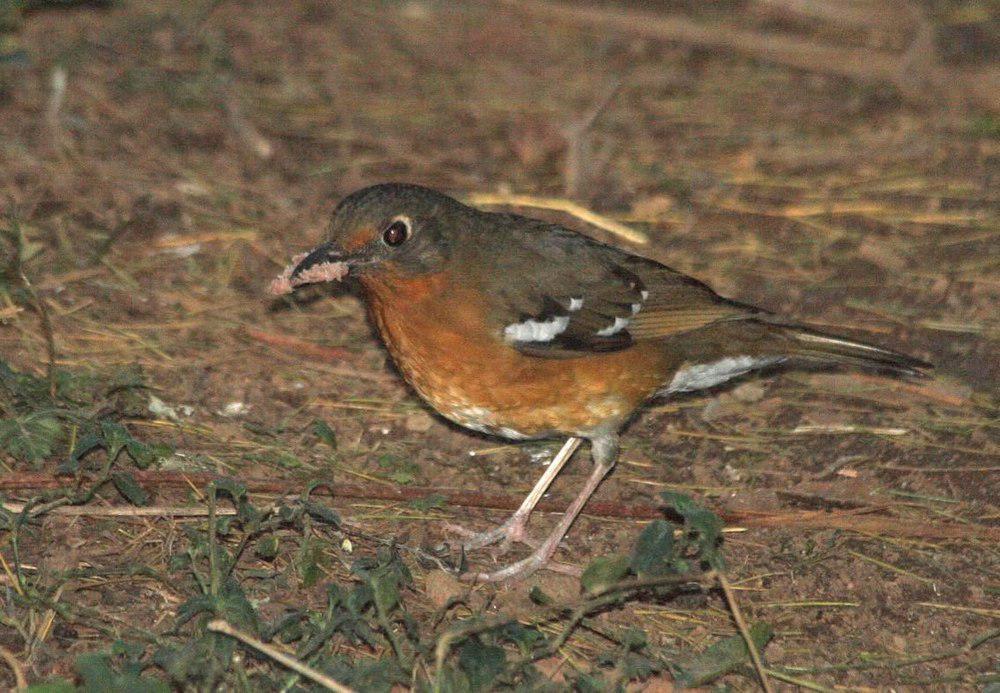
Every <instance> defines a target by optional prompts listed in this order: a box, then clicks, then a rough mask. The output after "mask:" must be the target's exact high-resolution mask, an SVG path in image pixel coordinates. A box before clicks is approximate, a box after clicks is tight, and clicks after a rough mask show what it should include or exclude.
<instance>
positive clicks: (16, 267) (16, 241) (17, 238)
mask: <svg viewBox="0 0 1000 693" xmlns="http://www.w3.org/2000/svg"><path fill="white" fill-rule="evenodd" d="M10 224H11V228H10V235H11V238H10V244H11V245H12V246H13V254H12V257H11V269H12V270H13V271H14V273H15V274H16V275H17V278H18V279H19V280H20V282H21V286H22V287H24V291H25V293H27V294H28V298H30V299H31V307H32V309H33V310H34V311H35V312H36V313H37V314H38V319H39V321H40V322H41V325H42V335H43V336H44V337H45V351H46V356H47V359H48V363H47V364H46V375H47V377H48V381H49V395H51V396H52V397H55V396H56V338H55V332H54V330H53V329H52V320H51V318H50V317H49V311H48V309H47V308H46V307H45V302H44V301H42V299H41V297H40V296H39V295H38V292H37V291H35V287H34V286H33V285H32V284H31V280H30V279H28V274H27V272H25V270H24V246H25V238H24V230H23V229H22V228H21V224H20V223H19V222H18V220H17V218H16V217H12V218H11V220H10Z"/></svg>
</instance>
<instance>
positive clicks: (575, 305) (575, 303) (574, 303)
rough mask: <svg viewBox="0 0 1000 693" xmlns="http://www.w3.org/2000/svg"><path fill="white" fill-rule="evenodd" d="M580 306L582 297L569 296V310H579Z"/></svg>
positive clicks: (581, 306)
mask: <svg viewBox="0 0 1000 693" xmlns="http://www.w3.org/2000/svg"><path fill="white" fill-rule="evenodd" d="M581 308H583V299H582V298H572V297H571V298H570V299H569V309H570V310H580V309H581Z"/></svg>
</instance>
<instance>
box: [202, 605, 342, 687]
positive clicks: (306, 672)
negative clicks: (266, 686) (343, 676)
mask: <svg viewBox="0 0 1000 693" xmlns="http://www.w3.org/2000/svg"><path fill="white" fill-rule="evenodd" d="M205 627H206V628H208V629H209V630H210V631H212V632H213V633H222V634H223V635H228V636H229V637H231V638H236V639H237V640H239V641H240V642H241V643H243V644H244V645H246V646H247V647H252V648H253V649H255V650H257V651H258V652H260V653H261V654H263V655H266V656H268V657H270V658H271V659H273V660H274V661H276V662H278V663H279V664H283V665H284V666H286V667H288V668H289V669H291V670H292V671H294V672H295V673H297V674H301V675H302V676H305V677H306V678H307V679H310V680H311V681H313V682H315V683H317V684H319V685H320V686H323V688H325V689H326V690H328V691H336V693H353V689H352V688H348V687H347V686H345V685H343V684H342V683H338V682H337V681H334V680H333V679H332V678H330V677H329V676H327V675H326V674H324V673H323V672H321V671H317V670H316V669H313V668H312V667H311V666H309V665H308V664H303V663H302V662H300V661H299V660H297V659H295V658H294V657H290V656H289V655H287V654H285V653H284V652H282V651H280V650H278V649H277V648H274V647H271V646H270V645H268V644H267V643H265V642H262V641H260V640H258V639H257V638H255V637H253V636H252V635H250V634H248V633H244V632H243V631H240V630H237V629H236V628H234V627H233V626H231V625H229V624H228V623H227V622H226V621H223V620H219V619H217V620H215V621H209V622H208V624H207V625H206V626H205Z"/></svg>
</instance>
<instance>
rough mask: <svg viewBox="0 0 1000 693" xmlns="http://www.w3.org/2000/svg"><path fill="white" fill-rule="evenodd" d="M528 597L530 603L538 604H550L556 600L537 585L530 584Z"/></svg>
mask: <svg viewBox="0 0 1000 693" xmlns="http://www.w3.org/2000/svg"><path fill="white" fill-rule="evenodd" d="M528 599H530V600H531V601H532V603H534V604H538V606H552V605H553V604H555V603H556V600H555V599H553V598H552V597H550V596H549V595H547V594H545V591H544V590H542V588H541V587H539V586H538V585H532V587H531V589H530V590H529V591H528Z"/></svg>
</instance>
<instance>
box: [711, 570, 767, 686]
mask: <svg viewBox="0 0 1000 693" xmlns="http://www.w3.org/2000/svg"><path fill="white" fill-rule="evenodd" d="M716 576H717V577H718V578H719V586H720V587H722V593H723V594H725V595H726V603H727V604H729V610H730V611H731V612H732V614H733V620H735V621H736V627H737V628H739V630H740V635H742V636H743V642H745V643H746V645H747V651H748V652H750V659H751V660H752V661H753V668H754V669H756V670H757V676H759V677H760V685H761V686H763V688H764V693H774V688H772V687H771V680H770V679H769V678H767V670H766V669H764V662H763V661H761V658H760V652H758V651H757V645H756V644H755V643H754V641H753V637H752V636H751V635H750V629H749V628H747V622H746V621H744V620H743V612H742V611H740V605H739V602H737V601H736V595H735V594H733V588H732V586H731V585H730V584H729V579H728V578H727V577H726V575H725V573H723V572H722V571H721V570H719V571H717V572H716Z"/></svg>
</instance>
